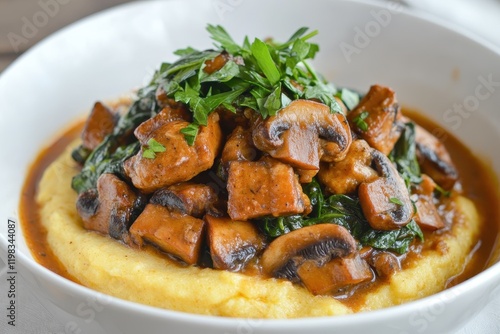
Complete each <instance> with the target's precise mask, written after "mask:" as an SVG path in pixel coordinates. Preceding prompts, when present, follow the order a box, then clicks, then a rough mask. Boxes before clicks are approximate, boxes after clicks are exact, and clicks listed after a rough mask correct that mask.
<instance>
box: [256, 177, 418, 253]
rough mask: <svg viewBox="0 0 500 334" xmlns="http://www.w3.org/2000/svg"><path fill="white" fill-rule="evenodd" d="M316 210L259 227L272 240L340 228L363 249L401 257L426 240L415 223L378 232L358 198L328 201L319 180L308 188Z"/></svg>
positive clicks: (269, 220) (266, 221) (271, 220)
mask: <svg viewBox="0 0 500 334" xmlns="http://www.w3.org/2000/svg"><path fill="white" fill-rule="evenodd" d="M303 190H304V193H305V194H306V195H308V197H309V198H310V200H311V205H312V206H313V210H312V212H311V213H310V214H309V215H307V216H305V217H304V216H300V215H293V216H288V217H279V218H264V219H262V220H261V221H260V222H259V223H260V224H261V226H262V230H263V231H264V233H265V234H266V235H267V236H269V237H270V238H276V237H278V236H280V235H283V234H286V233H289V232H291V231H294V230H297V229H299V228H302V227H305V226H310V225H315V224H326V223H330V224H337V225H340V226H343V227H345V228H346V229H347V230H348V231H349V232H350V233H351V235H352V236H353V237H354V238H355V239H357V240H358V241H359V242H360V243H361V245H363V246H371V247H373V248H376V249H380V250H389V251H394V252H397V253H400V254H404V253H406V252H408V249H409V246H410V244H411V243H412V241H413V240H414V239H415V238H419V239H420V240H423V238H424V236H423V233H422V231H421V229H420V227H419V226H418V225H417V224H416V223H415V221H414V220H412V221H411V222H410V223H409V224H408V225H406V226H404V227H402V228H400V229H396V230H390V231H381V230H374V229H373V228H372V227H371V226H370V224H369V223H368V221H367V220H366V218H365V216H364V215H363V211H362V209H361V205H360V203H359V200H358V198H356V197H354V196H347V195H331V196H329V197H328V198H326V199H325V198H324V195H323V192H322V190H321V187H320V185H319V184H318V182H317V181H316V180H314V179H313V182H311V183H309V184H307V185H305V186H304V189H303Z"/></svg>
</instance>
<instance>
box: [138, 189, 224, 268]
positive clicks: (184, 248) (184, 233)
mask: <svg viewBox="0 0 500 334" xmlns="http://www.w3.org/2000/svg"><path fill="white" fill-rule="evenodd" d="M217 200H218V198H217V194H216V193H215V191H214V190H213V189H212V188H211V187H209V186H207V185H204V184H195V183H191V182H185V183H179V184H175V185H172V186H170V187H168V188H162V189H160V190H158V191H156V192H155V193H154V194H153V196H151V199H150V200H149V204H148V205H147V206H146V208H145V209H144V211H143V212H142V213H141V215H140V216H139V217H138V218H137V220H136V221H135V222H134V224H133V225H132V226H131V227H130V234H131V236H132V239H133V241H134V242H135V243H136V244H137V245H139V246H142V245H143V244H144V242H145V241H147V242H149V243H152V244H154V245H156V246H157V247H158V248H159V249H161V250H162V251H164V252H167V253H169V254H171V255H173V256H174V257H175V258H177V259H181V260H182V261H183V262H185V263H187V264H196V263H197V262H198V260H199V257H200V249H201V245H202V243H203V239H204V235H205V222H204V221H203V220H202V219H199V218H201V217H203V216H204V215H205V213H207V212H212V213H215V212H216V211H217V210H216V209H214V205H215V203H216V202H217Z"/></svg>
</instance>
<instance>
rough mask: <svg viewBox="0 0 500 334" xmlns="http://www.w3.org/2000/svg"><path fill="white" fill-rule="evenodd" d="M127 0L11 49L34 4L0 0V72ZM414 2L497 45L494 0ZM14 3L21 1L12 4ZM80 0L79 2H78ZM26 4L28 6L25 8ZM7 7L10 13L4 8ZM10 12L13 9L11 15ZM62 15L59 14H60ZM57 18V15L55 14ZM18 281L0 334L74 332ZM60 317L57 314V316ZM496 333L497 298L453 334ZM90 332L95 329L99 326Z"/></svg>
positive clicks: (72, 9) (91, 1) (499, 16)
mask: <svg viewBox="0 0 500 334" xmlns="http://www.w3.org/2000/svg"><path fill="white" fill-rule="evenodd" d="M126 1H128V0H105V1H102V0H87V1H85V2H78V5H77V4H76V2H74V3H70V4H68V5H67V7H66V8H61V15H60V16H61V18H60V19H59V20H58V21H57V22H53V23H52V24H49V25H48V26H47V27H46V28H45V30H44V31H42V32H40V35H39V36H37V37H36V39H33V40H31V41H29V43H26V45H23V46H22V47H19V48H18V49H19V50H14V49H13V45H12V43H10V42H9V41H8V39H6V36H7V34H8V32H10V31H15V30H16V29H20V25H22V20H21V19H22V17H23V15H27V14H29V13H31V12H32V10H33V7H32V6H33V3H35V2H32V3H31V4H29V3H28V2H27V1H23V0H19V1H15V2H14V1H11V0H0V8H1V9H2V10H0V32H1V33H0V72H1V71H2V70H3V69H4V68H6V67H7V66H8V65H9V64H10V63H11V62H12V61H13V60H14V59H15V58H16V57H17V56H18V55H19V54H21V53H22V51H24V49H26V48H28V47H29V46H30V45H31V44H33V43H35V42H36V41H37V40H39V39H41V38H42V37H43V36H44V35H46V34H49V33H51V32H53V31H55V30H57V29H59V28H60V27H62V26H64V25H66V24H68V23H70V22H72V21H74V20H76V19H78V18H80V17H83V16H86V15H88V14H90V13H92V12H95V11H98V10H101V9H103V8H106V7H109V6H111V5H115V4H117V3H120V2H126ZM400 2H403V3H406V4H408V5H409V6H411V7H413V8H414V9H415V10H416V11H422V12H426V13H430V14H431V15H434V16H436V17H438V18H440V19H444V20H446V21H448V22H449V23H450V24H452V25H456V26H459V27H461V28H462V29H464V28H465V29H467V30H469V31H470V32H472V33H473V34H476V35H477V36H480V38H483V39H484V40H485V41H487V42H488V43H491V44H492V45H496V46H497V47H499V48H500V34H499V33H498V32H499V31H500V1H498V0H476V1H474V2H472V1H468V0H441V1H435V0H403V1H400ZM13 3H16V4H19V3H21V5H20V6H17V7H14V6H13ZM82 3H84V5H83V4H82ZM30 6H31V7H30ZM7 8H9V10H10V11H9V14H6V13H7V10H6V9H7ZM13 13H14V14H13ZM62 14H64V15H62ZM56 18H57V17H56ZM5 258H6V254H4V252H3V251H2V254H0V294H1V295H2V298H0V300H1V302H0V308H1V309H3V310H5V308H6V304H5V303H6V298H5V295H6V291H8V286H7V285H8V282H7V274H6V272H7V268H6V266H5ZM18 278H19V279H18V282H17V291H18V295H17V303H16V304H17V305H18V308H19V309H18V313H17V319H16V327H12V326H9V325H8V324H7V320H6V319H5V318H4V317H2V320H0V333H23V334H30V333H40V334H46V333H47V334H48V333H57V334H59V333H73V332H72V331H71V330H70V329H68V328H67V326H65V325H66V324H65V323H61V322H60V321H58V320H56V317H55V316H56V315H55V314H54V313H55V312H57V310H56V309H55V308H48V307H47V305H46V303H44V302H43V301H41V300H39V299H38V297H37V295H36V293H34V292H33V291H30V289H29V288H28V285H27V283H26V282H25V280H24V279H23V275H22V274H21V275H19V276H18ZM57 318H59V317H57ZM476 333H481V334H498V333H500V298H497V299H495V300H493V301H492V302H491V303H490V304H489V305H488V306H487V307H486V308H485V310H484V311H483V312H481V313H480V314H479V315H478V316H477V317H476V318H474V319H473V320H472V321H471V322H469V323H468V324H467V325H466V326H465V327H464V328H462V329H461V330H460V331H459V332H457V333H456V334H476ZM92 334H100V333H99V329H98V328H97V327H96V330H95V331H93V333H92Z"/></svg>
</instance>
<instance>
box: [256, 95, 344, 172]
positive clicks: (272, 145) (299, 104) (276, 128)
mask: <svg viewBox="0 0 500 334" xmlns="http://www.w3.org/2000/svg"><path fill="white" fill-rule="evenodd" d="M320 138H322V139H324V143H323V144H320ZM253 141H254V144H255V146H256V147H257V148H258V149H260V150H261V151H264V152H267V153H269V154H270V155H271V156H272V157H274V158H276V159H278V160H280V161H282V162H285V163H288V164H290V165H291V166H292V167H295V168H299V169H306V170H318V169H319V162H320V159H322V160H325V161H338V160H342V159H343V158H344V157H345V154H346V153H347V150H348V149H349V146H350V145H351V131H350V128H349V125H348V123H347V121H346V119H345V116H344V115H343V114H341V113H331V112H330V108H329V107H328V106H326V105H324V104H322V103H318V102H314V101H309V100H295V101H293V102H291V103H290V104H289V105H288V106H286V107H285V108H283V109H281V110H280V111H279V112H278V114H277V115H276V116H271V117H269V118H267V119H266V120H263V119H262V118H259V119H258V120H257V121H256V122H255V123H254V128H253Z"/></svg>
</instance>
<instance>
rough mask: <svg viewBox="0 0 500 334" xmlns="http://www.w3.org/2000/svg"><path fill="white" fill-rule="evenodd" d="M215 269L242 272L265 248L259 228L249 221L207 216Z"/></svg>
mask: <svg viewBox="0 0 500 334" xmlns="http://www.w3.org/2000/svg"><path fill="white" fill-rule="evenodd" d="M205 221H206V222H207V225H208V226H207V237H208V246H209V248H210V254H211V257H212V262H213V265H214V268H217V269H224V270H230V271H240V270H241V269H243V268H244V267H245V265H246V264H247V263H248V262H249V261H250V260H252V259H253V258H254V257H255V256H256V255H257V254H258V253H259V252H261V251H262V250H263V249H264V247H265V240H264V237H263V236H262V234H260V233H259V231H258V229H257V227H256V226H255V225H254V224H253V223H251V222H247V221H237V220H232V219H230V218H227V217H221V218H218V217H214V216H211V215H206V216H205Z"/></svg>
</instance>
